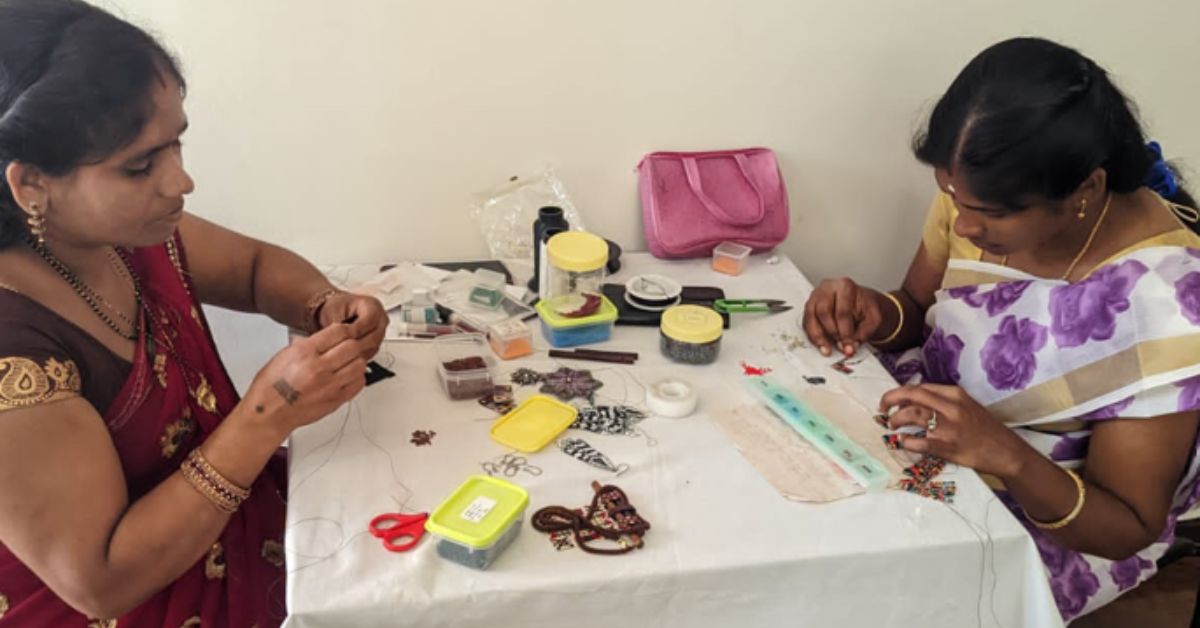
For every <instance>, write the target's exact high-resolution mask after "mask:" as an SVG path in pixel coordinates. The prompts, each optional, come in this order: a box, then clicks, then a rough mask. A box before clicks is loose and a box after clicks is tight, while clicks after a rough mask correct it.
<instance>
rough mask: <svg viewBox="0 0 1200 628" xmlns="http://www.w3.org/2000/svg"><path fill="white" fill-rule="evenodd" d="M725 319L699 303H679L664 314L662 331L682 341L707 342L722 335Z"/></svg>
mask: <svg viewBox="0 0 1200 628" xmlns="http://www.w3.org/2000/svg"><path fill="white" fill-rule="evenodd" d="M724 327H725V321H724V320H723V319H722V318H721V315H720V314H717V313H716V312H715V311H713V310H711V309H709V308H706V307H702V306H699V305H677V306H675V307H673V308H671V309H669V310H667V311H666V312H663V315H662V325H661V329H662V333H664V334H666V335H667V336H668V337H670V338H673V339H675V340H678V341H680V342H690V343H692V344H705V343H709V342H712V341H714V340H716V339H718V338H720V337H721V332H722V330H723V329H724Z"/></svg>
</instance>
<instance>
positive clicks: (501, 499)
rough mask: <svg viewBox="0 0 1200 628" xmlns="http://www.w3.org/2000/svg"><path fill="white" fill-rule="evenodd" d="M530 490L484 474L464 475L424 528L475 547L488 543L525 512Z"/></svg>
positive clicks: (494, 539)
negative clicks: (467, 476) (462, 480)
mask: <svg viewBox="0 0 1200 628" xmlns="http://www.w3.org/2000/svg"><path fill="white" fill-rule="evenodd" d="M528 503H529V493H527V492H525V489H523V488H521V487H520V486H517V485H516V484H513V483H512V482H505V481H504V480H501V479H498V478H493V477H488V476H486V475H473V476H471V477H469V478H467V481H466V482H463V483H462V484H461V485H459V487H458V488H457V489H455V490H454V492H453V493H451V494H450V497H447V498H446V501H444V502H442V503H441V505H440V506H438V507H437V509H436V510H434V511H433V514H431V515H429V519H427V520H426V521H425V529H426V530H428V531H429V532H432V533H433V534H436V535H438V536H441V537H445V538H447V539H450V540H451V541H455V542H458V543H461V544H463V545H467V546H470V547H474V548H484V547H490V546H491V545H492V544H494V543H495V542H496V540H497V539H499V538H500V535H502V534H504V533H505V532H506V531H507V530H508V527H509V526H510V525H512V524H513V522H514V521H516V520H517V519H518V518H520V516H521V515H522V513H524V512H525V506H526V505H527V504H528Z"/></svg>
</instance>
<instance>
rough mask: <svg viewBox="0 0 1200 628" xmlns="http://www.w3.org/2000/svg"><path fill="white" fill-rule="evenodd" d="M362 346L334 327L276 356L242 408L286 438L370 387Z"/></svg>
mask: <svg viewBox="0 0 1200 628" xmlns="http://www.w3.org/2000/svg"><path fill="white" fill-rule="evenodd" d="M363 349H364V347H363V344H362V342H361V341H358V340H355V338H354V335H353V334H352V333H351V332H350V326H349V325H345V324H340V323H339V324H335V325H330V326H328V327H326V328H325V329H322V330H321V331H319V332H317V333H315V334H313V335H311V336H309V337H307V338H299V339H296V340H294V341H293V342H292V344H291V345H289V346H288V347H287V348H286V349H284V350H282V351H280V352H279V353H277V354H275V357H273V358H271V361H270V362H268V363H267V365H266V366H264V367H263V368H262V370H260V371H259V372H258V374H257V375H255V377H254V381H253V382H252V383H251V384H250V389H249V390H247V391H246V396H245V397H244V398H243V401H242V403H243V405H244V406H246V407H247V408H249V411H250V412H251V413H252V414H253V415H255V416H256V417H259V418H266V419H267V420H268V421H270V423H271V425H270V426H269V427H271V428H273V429H277V430H279V431H281V432H282V434H283V435H284V436H286V435H287V434H290V433H291V432H292V431H293V430H295V429H296V428H299V427H303V426H305V425H308V424H309V423H313V422H315V421H317V420H318V419H320V418H321V417H324V416H326V415H328V414H329V413H330V412H333V411H334V410H336V409H337V408H338V407H340V406H341V405H342V404H344V403H346V402H347V401H350V400H351V399H353V398H354V397H355V396H356V395H358V393H359V392H361V391H362V389H363V387H364V386H365V385H366V375H365V373H366V367H367V364H366V361H365V360H364V359H363V357H362V356H363Z"/></svg>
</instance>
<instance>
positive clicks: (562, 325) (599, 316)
mask: <svg viewBox="0 0 1200 628" xmlns="http://www.w3.org/2000/svg"><path fill="white" fill-rule="evenodd" d="M571 296H572V295H566V297H563V298H567V297H571ZM557 300H558V299H542V300H541V301H538V303H537V305H536V306H535V308H536V309H537V312H538V316H541V317H542V322H544V323H546V324H547V325H549V326H551V327H553V328H555V329H566V328H570V327H583V326H584V325H599V324H601V323H612V322H614V321H616V320H617V306H615V305H613V304H612V301H609V300H608V297H605V296H603V295H601V296H600V309H599V310H597V311H596V313H595V314H592V315H591V316H581V317H579V318H567V317H566V316H563V315H562V314H559V313H558V311H557V310H556V309H555V308H554V302H555V301H557Z"/></svg>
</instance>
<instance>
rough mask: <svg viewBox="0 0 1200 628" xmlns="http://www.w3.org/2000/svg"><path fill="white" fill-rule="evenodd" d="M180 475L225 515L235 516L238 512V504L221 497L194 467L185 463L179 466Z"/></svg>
mask: <svg viewBox="0 0 1200 628" xmlns="http://www.w3.org/2000/svg"><path fill="white" fill-rule="evenodd" d="M179 473H180V475H182V476H183V479H184V480H187V483H188V484H191V485H192V488H194V489H196V492H197V493H200V495H202V496H204V498H205V499H207V500H208V501H209V503H211V504H212V505H213V506H214V507H215V508H216V509H217V510H219V511H221V512H223V513H225V514H233V513H234V512H235V511H236V510H237V507H238V503H237V502H236V501H234V500H232V499H229V498H228V497H226V496H223V495H221V493H219V492H218V491H217V490H216V488H215V487H214V486H213V485H212V484H210V483H209V482H208V481H207V480H205V479H204V476H203V475H201V474H200V471H198V470H197V469H196V467H195V466H194V465H191V464H189V463H188V462H186V461H185V462H184V463H183V464H181V465H179Z"/></svg>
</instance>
